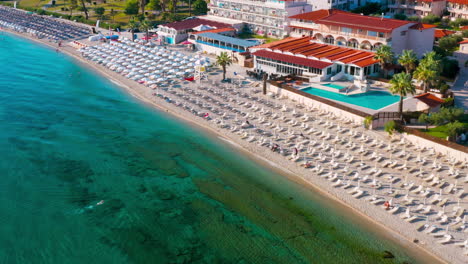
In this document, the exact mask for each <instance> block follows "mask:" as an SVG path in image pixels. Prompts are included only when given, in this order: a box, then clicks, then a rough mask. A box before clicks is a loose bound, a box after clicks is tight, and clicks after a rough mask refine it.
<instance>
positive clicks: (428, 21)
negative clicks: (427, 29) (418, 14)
mask: <svg viewBox="0 0 468 264" xmlns="http://www.w3.org/2000/svg"><path fill="white" fill-rule="evenodd" d="M421 22H422V23H425V24H435V23H438V22H440V17H439V16H436V15H434V14H429V15H427V16H425V17H423V18H422V19H421Z"/></svg>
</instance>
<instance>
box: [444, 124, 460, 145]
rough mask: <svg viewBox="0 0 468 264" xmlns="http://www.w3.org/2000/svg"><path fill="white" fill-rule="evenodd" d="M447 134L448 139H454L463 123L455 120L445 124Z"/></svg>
mask: <svg viewBox="0 0 468 264" xmlns="http://www.w3.org/2000/svg"><path fill="white" fill-rule="evenodd" d="M445 127H446V129H447V135H448V136H449V140H451V141H455V138H456V136H457V133H458V132H459V131H460V130H462V129H463V128H464V126H463V124H462V123H460V122H458V121H455V122H453V123H448V124H447V125H446V126H445Z"/></svg>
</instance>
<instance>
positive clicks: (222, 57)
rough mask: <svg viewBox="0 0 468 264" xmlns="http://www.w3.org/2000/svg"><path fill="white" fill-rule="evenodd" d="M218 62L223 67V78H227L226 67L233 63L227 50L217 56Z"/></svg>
mask: <svg viewBox="0 0 468 264" xmlns="http://www.w3.org/2000/svg"><path fill="white" fill-rule="evenodd" d="M216 64H217V65H219V66H221V68H222V69H223V80H226V67H227V66H229V65H231V64H232V59H231V57H230V56H229V55H228V53H227V52H221V54H219V56H217V57H216Z"/></svg>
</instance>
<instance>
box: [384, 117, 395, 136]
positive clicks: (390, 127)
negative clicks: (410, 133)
mask: <svg viewBox="0 0 468 264" xmlns="http://www.w3.org/2000/svg"><path fill="white" fill-rule="evenodd" d="M384 130H385V132H387V133H388V134H389V135H390V136H391V135H393V133H395V130H396V123H395V121H394V120H390V121H388V122H387V123H385V126H384Z"/></svg>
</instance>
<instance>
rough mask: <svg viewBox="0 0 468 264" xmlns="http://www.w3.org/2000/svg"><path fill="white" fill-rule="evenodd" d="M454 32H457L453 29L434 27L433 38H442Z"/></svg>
mask: <svg viewBox="0 0 468 264" xmlns="http://www.w3.org/2000/svg"><path fill="white" fill-rule="evenodd" d="M455 33H457V32H456V31H453V30H446V29H439V28H436V29H435V30H434V37H435V38H443V37H446V36H449V35H452V34H455Z"/></svg>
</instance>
